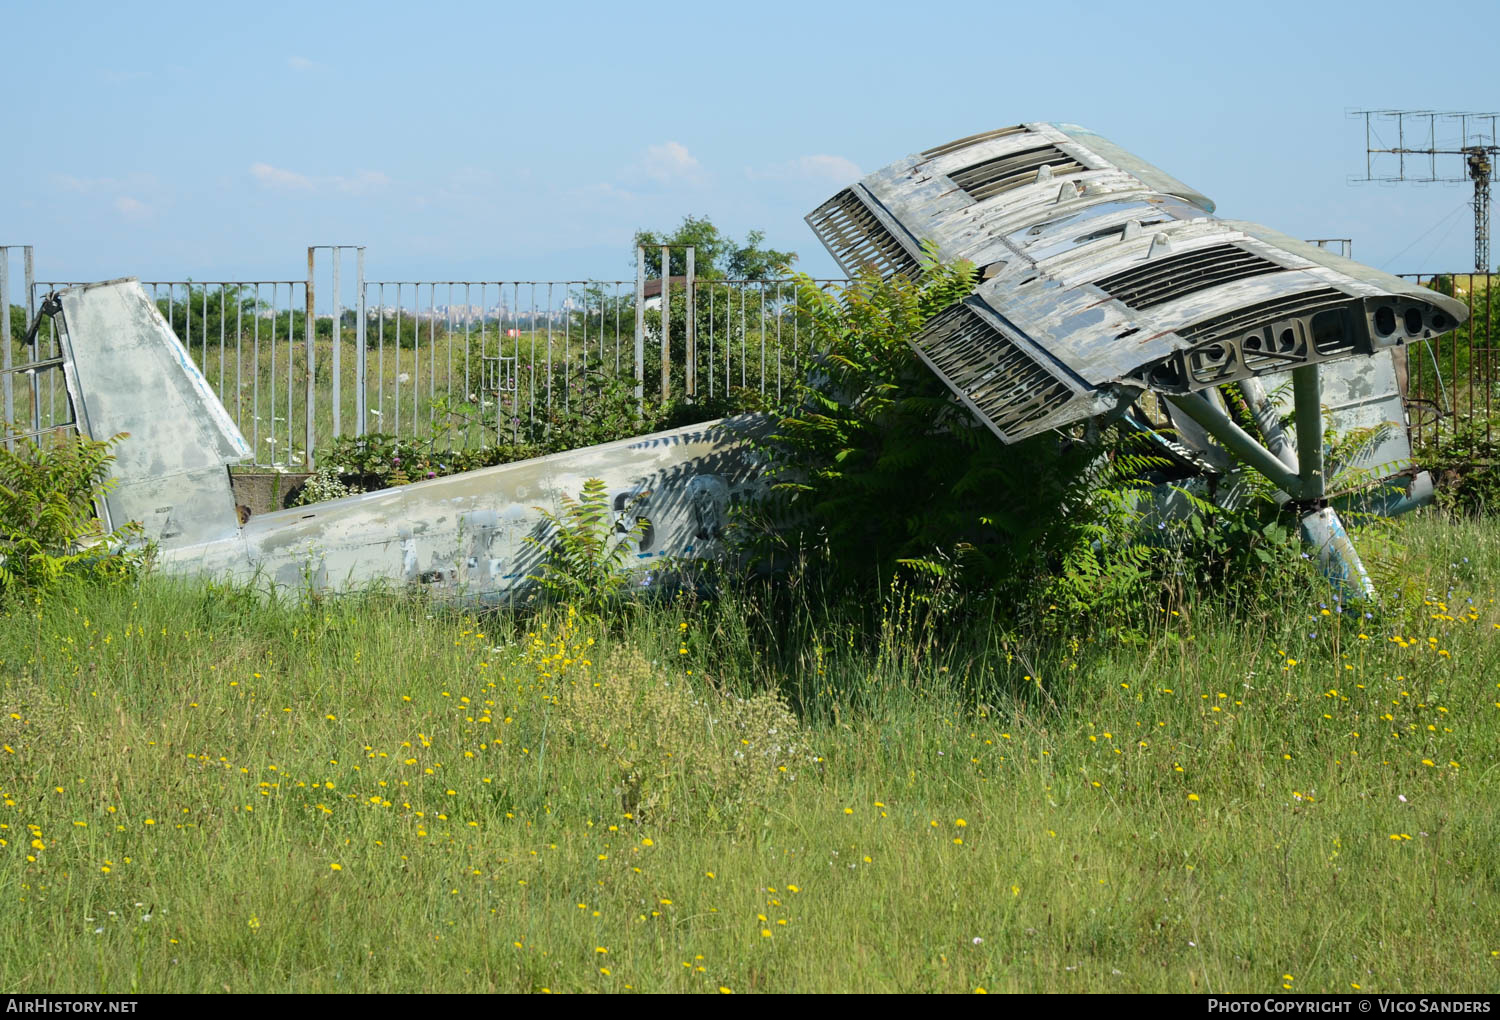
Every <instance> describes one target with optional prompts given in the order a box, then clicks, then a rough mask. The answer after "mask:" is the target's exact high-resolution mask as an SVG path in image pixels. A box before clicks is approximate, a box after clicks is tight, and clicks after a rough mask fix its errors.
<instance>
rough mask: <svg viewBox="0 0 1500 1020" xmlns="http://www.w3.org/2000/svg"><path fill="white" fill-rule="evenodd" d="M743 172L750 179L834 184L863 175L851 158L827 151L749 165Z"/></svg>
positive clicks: (853, 179)
mask: <svg viewBox="0 0 1500 1020" xmlns="http://www.w3.org/2000/svg"><path fill="white" fill-rule="evenodd" d="M745 174H746V176H748V177H749V178H750V179H751V180H802V181H820V182H824V183H828V184H835V185H838V184H849V183H851V182H853V181H856V180H858V179H859V178H861V177H863V176H864V173H863V172H862V171H861V170H860V169H859V166H858V164H856V163H855V162H854V161H853V160H851V159H846V158H844V157H843V156H832V155H828V154H827V153H819V154H817V155H813V156H798V157H797V158H796V159H789V160H786V161H785V162H782V163H773V164H771V165H770V166H768V167H763V168H760V169H756V168H754V167H750V168H747V169H746V171H745Z"/></svg>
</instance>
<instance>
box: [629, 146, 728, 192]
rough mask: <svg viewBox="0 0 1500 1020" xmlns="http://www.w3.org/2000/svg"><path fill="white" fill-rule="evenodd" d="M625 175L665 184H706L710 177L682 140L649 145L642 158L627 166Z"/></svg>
mask: <svg viewBox="0 0 1500 1020" xmlns="http://www.w3.org/2000/svg"><path fill="white" fill-rule="evenodd" d="M625 176H626V177H628V178H634V179H640V178H645V179H647V180H650V181H654V182H655V183H657V184H663V185H684V184H686V185H692V186H698V185H701V184H704V183H705V182H706V181H707V178H708V175H707V173H706V172H705V171H704V169H703V164H702V163H699V162H698V157H696V156H694V155H693V154H692V153H691V152H689V151H688V150H687V146H685V145H683V144H682V143H681V142H663V143H661V144H660V145H651V146H648V147H647V148H646V151H645V153H644V154H643V155H642V156H641V158H640V159H638V160H637V161H636V162H635V163H634V164H632V165H631V166H630V167H629V168H627V170H626V174H625Z"/></svg>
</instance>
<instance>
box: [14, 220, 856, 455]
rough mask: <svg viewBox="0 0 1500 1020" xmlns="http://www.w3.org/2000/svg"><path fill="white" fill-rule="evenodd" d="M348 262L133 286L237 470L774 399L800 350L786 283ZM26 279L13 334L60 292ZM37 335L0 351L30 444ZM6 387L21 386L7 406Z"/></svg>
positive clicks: (63, 407)
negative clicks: (384, 276) (282, 273)
mask: <svg viewBox="0 0 1500 1020" xmlns="http://www.w3.org/2000/svg"><path fill="white" fill-rule="evenodd" d="M359 254H360V258H359V260H358V267H357V270H356V274H355V278H354V280H352V281H347V280H343V279H341V274H340V272H339V268H340V259H339V255H340V250H339V249H338V248H334V249H333V258H332V259H331V260H330V261H331V262H332V273H331V278H332V285H331V287H328V288H327V289H324V288H323V287H321V286H318V285H316V284H320V283H326V282H327V281H326V280H319V279H318V278H317V275H316V273H315V269H316V268H317V266H316V265H315V263H314V258H313V253H312V252H311V251H310V252H309V263H308V265H309V272H308V276H307V278H306V279H305V280H260V281H255V280H249V281H244V280H238V281H201V282H200V281H195V280H173V281H143V282H142V286H143V287H144V288H145V289H146V291H147V293H148V294H150V296H151V297H152V300H153V301H154V302H155V303H156V305H157V307H158V308H159V309H160V310H161V313H162V315H163V316H164V317H165V318H166V320H167V321H168V322H169V323H170V324H171V325H172V328H173V331H174V332H175V333H176V335H177V337H178V339H179V340H180V341H181V342H182V344H183V346H184V348H185V349H186V350H187V351H188V352H189V353H190V355H191V356H192V358H193V360H194V362H195V363H196V364H197V365H198V366H199V368H200V369H201V370H202V371H203V373H204V375H205V376H206V378H207V379H208V382H209V384H210V386H211V387H212V388H213V389H214V392H215V393H216V394H217V395H218V397H219V398H220V400H221V401H222V402H223V403H224V406H225V407H226V409H227V410H228V411H229V414H230V416H231V417H232V418H233V419H234V421H235V423H236V425H237V426H238V427H239V428H240V430H241V432H242V433H243V434H244V436H245V438H246V439H247V440H248V441H249V442H250V444H251V447H252V449H253V450H254V451H255V454H254V457H253V460H252V461H251V462H250V463H251V464H253V465H254V466H260V467H271V468H282V469H291V470H299V469H300V470H310V469H311V468H312V466H313V465H314V464H315V463H316V454H317V451H318V450H320V449H326V448H327V447H328V444H329V443H330V442H331V441H332V440H333V439H334V438H336V437H339V436H348V435H356V436H357V435H363V434H366V433H370V432H383V433H389V434H394V435H397V436H399V437H401V438H404V439H427V440H430V441H432V442H434V443H437V444H440V445H447V446H464V445H474V444H482V443H493V442H495V441H497V440H500V441H506V440H509V441H512V442H519V441H527V440H531V441H536V440H539V439H542V438H545V437H546V436H547V435H548V434H549V432H550V430H553V429H557V428H563V427H566V426H567V424H568V422H569V421H570V420H576V419H577V418H578V417H580V416H582V417H587V416H589V415H598V414H603V413H609V412H612V413H616V414H619V413H628V412H629V410H630V409H631V408H633V409H634V411H635V412H636V414H638V415H640V414H643V413H647V412H648V411H649V410H650V407H651V406H653V405H658V404H660V403H662V402H663V401H665V400H667V399H679V400H680V399H686V400H689V401H693V402H697V403H705V402H706V403H708V404H710V405H712V406H715V407H727V406H729V405H728V403H727V401H726V398H728V397H730V396H731V395H732V394H736V391H740V392H741V393H743V392H753V393H757V394H760V395H761V396H763V397H766V398H772V397H775V398H779V397H780V396H781V395H782V393H783V392H785V390H786V388H787V387H788V386H789V385H790V384H791V381H792V379H794V378H796V377H797V375H798V373H799V372H800V371H801V370H802V366H803V364H804V362H805V360H806V357H807V353H808V351H807V340H808V333H807V330H806V323H805V319H804V317H803V316H800V315H799V314H798V313H797V310H796V299H795V285H794V281H793V280H792V279H790V278H781V279H767V280H724V279H699V278H694V277H692V275H691V274H689V276H688V278H686V279H684V278H682V277H680V276H679V277H668V278H666V279H660V278H658V279H653V280H646V279H644V278H641V277H638V278H637V279H636V280H566V281H529V280H527V281H493V280H489V281H481V280H455V281H436V282H434V281H411V280H406V281H394V280H393V281H366V280H364V279H363V275H364V274H363V268H364V267H363V252H362V251H361V252H360V253H359ZM6 255H7V250H6V249H0V260H3V259H4V258H5V257H6ZM27 264H28V268H29V266H30V262H29V261H28V263H27ZM664 264H670V263H667V262H664ZM4 270H5V264H4V262H3V261H0V277H7V276H8V274H7V273H6V272H4ZM31 277H32V274H31V273H30V272H28V273H27V274H26V280H25V283H24V286H23V287H22V288H20V291H21V293H24V295H25V301H26V304H25V311H24V315H25V319H26V322H27V323H28V324H30V323H32V322H34V321H36V319H37V311H36V309H37V307H38V306H39V304H40V302H41V301H42V300H43V299H44V298H45V296H46V295H47V294H48V293H50V292H51V291H53V290H57V289H61V288H64V287H68V286H73V285H74V282H69V281H38V280H35V279H32V278H31ZM817 282H818V283H819V285H821V286H824V287H829V286H837V285H840V284H842V283H843V282H844V281H842V280H821V281H817ZM346 283H348V284H352V286H345V284H346ZM8 293H9V292H7V293H4V294H0V306H8V304H9V301H10V299H9V296H8ZM37 326H38V330H37V338H36V339H37V342H36V346H35V348H34V349H30V350H25V351H22V350H21V349H20V348H19V346H18V345H16V344H15V343H14V342H13V343H11V344H8V345H6V347H5V355H6V366H5V367H6V369H7V371H6V372H5V373H4V376H3V378H4V384H5V399H6V403H5V408H6V420H7V421H9V422H12V423H15V425H16V426H17V427H19V426H20V424H21V423H23V422H27V421H31V422H33V428H32V430H33V431H35V430H42V431H46V430H49V429H52V428H56V427H61V426H64V425H66V424H68V423H70V422H71V420H72V419H71V410H70V405H69V402H68V398H67V392H66V388H65V386H64V382H63V379H62V378H61V373H57V372H38V371H32V370H30V369H28V368H27V367H26V366H27V365H32V366H35V365H37V364H39V363H41V362H42V361H44V360H45V359H56V358H58V357H59V355H60V348H59V343H58V337H57V333H56V325H55V323H54V322H53V321H52V320H51V319H50V318H46V317H42V318H41V320H40V322H39V323H37ZM664 336H665V337H666V342H665V343H664V342H663V337H664ZM13 358H14V360H15V361H16V363H17V364H19V365H20V366H21V369H20V371H19V373H12V372H10V371H9V368H10V365H11V362H12V359H13ZM16 374H21V375H23V376H24V378H25V379H26V385H25V386H23V387H20V388H15V389H14V393H13V392H12V391H13V387H12V377H13V375H16Z"/></svg>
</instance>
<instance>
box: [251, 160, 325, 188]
mask: <svg viewBox="0 0 1500 1020" xmlns="http://www.w3.org/2000/svg"><path fill="white" fill-rule="evenodd" d="M250 176H251V177H254V178H255V179H256V180H257V181H259V182H260V183H261V184H263V185H265V186H266V187H268V188H275V189H278V190H281V191H311V190H312V187H313V181H312V178H311V177H307V176H305V175H303V174H299V173H296V172H294V171H291V170H283V169H281V168H280V167H275V166H272V165H271V164H269V163H251V164H250Z"/></svg>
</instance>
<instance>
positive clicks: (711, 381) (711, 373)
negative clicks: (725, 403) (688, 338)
mask: <svg viewBox="0 0 1500 1020" xmlns="http://www.w3.org/2000/svg"><path fill="white" fill-rule="evenodd" d="M716 293H717V289H716V288H715V287H714V285H713V283H712V282H710V283H709V285H708V399H709V400H712V399H713V398H714V377H715V376H716V375H717V374H718V373H717V372H715V371H714V368H715V366H716V365H717V364H718V363H717V362H716V361H714V295H715V294H716Z"/></svg>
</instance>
